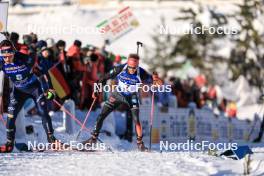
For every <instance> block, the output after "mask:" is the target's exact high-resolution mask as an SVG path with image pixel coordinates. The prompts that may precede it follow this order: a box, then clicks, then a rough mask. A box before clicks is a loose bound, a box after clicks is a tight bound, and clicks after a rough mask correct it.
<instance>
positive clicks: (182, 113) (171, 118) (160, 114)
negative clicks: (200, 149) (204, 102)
mask: <svg viewBox="0 0 264 176" xmlns="http://www.w3.org/2000/svg"><path fill="white" fill-rule="evenodd" d="M142 103H143V104H142V105H141V106H140V120H141V122H142V128H143V135H144V141H145V142H146V143H148V142H149V116H150V111H151V101H150V99H147V100H143V101H142ZM260 123H261V122H257V124H258V125H255V128H254V122H252V121H251V122H250V121H246V120H238V119H236V118H233V119H229V118H227V117H225V116H223V115H220V116H216V115H215V114H214V113H213V112H212V111H211V110H209V109H193V110H192V109H188V108H172V107H169V108H168V110H167V111H161V110H160V108H159V107H157V106H155V112H154V121H153V131H152V142H153V143H158V142H159V141H161V140H162V141H169V142H182V141H186V140H188V139H192V140H195V141H204V140H206V141H212V142H216V141H226V142H230V141H237V142H246V141H252V139H254V138H256V137H257V135H258V131H259V129H260ZM252 129H253V131H252V135H251V137H250V138H249V133H250V131H251V130H252Z"/></svg>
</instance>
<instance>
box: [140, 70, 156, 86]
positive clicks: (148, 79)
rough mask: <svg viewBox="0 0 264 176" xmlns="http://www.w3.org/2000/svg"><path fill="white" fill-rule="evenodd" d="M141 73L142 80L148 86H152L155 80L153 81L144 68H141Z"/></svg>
mask: <svg viewBox="0 0 264 176" xmlns="http://www.w3.org/2000/svg"><path fill="white" fill-rule="evenodd" d="M139 71H140V78H141V80H142V82H143V83H146V84H152V82H153V80H152V76H151V75H150V74H149V73H148V72H147V71H146V70H144V69H143V68H141V67H140V68H139Z"/></svg>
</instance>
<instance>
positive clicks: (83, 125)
mask: <svg viewBox="0 0 264 176" xmlns="http://www.w3.org/2000/svg"><path fill="white" fill-rule="evenodd" d="M95 101H96V98H94V100H93V103H92V105H91V107H90V109H89V111H88V113H87V115H86V117H85V119H84V122H83V124H82V126H81V129H80V130H79V132H78V134H77V136H76V141H77V140H78V138H79V136H80V134H81V132H82V130H83V128H84V127H85V124H86V121H87V119H88V117H89V115H90V113H91V111H92V108H93V105H94V103H95Z"/></svg>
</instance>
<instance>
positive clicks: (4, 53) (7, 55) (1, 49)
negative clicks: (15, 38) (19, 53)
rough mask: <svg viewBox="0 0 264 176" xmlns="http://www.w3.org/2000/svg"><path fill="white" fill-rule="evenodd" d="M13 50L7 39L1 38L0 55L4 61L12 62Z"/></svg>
mask: <svg viewBox="0 0 264 176" xmlns="http://www.w3.org/2000/svg"><path fill="white" fill-rule="evenodd" d="M14 54H15V50H14V47H13V44H12V43H11V41H9V40H3V41H2V42H1V43H0V57H1V58H2V59H3V60H4V62H5V63H12V62H13V59H14Z"/></svg>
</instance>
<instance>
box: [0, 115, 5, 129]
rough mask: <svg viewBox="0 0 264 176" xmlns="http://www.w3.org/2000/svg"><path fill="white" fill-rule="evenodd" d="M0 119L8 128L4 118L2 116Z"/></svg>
mask: <svg viewBox="0 0 264 176" xmlns="http://www.w3.org/2000/svg"><path fill="white" fill-rule="evenodd" d="M0 118H1V121H2V122H3V124H4V125H5V126H6V122H5V120H4V117H3V115H2V114H0Z"/></svg>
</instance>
